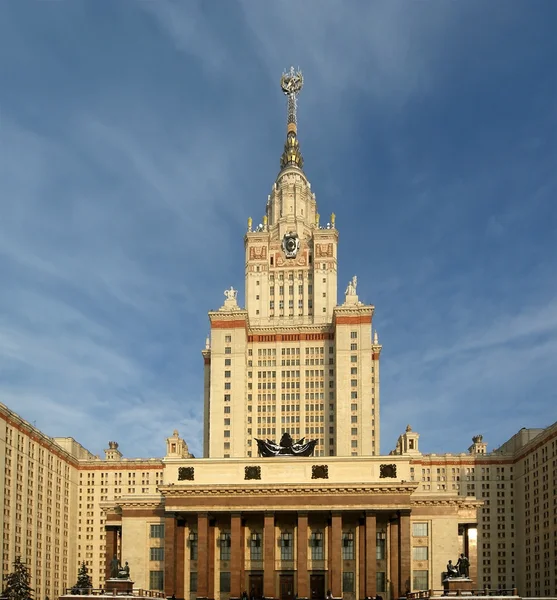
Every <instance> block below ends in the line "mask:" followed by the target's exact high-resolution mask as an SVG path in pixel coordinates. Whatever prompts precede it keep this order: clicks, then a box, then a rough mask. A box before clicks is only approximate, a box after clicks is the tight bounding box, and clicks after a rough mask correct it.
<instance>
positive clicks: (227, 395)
mask: <svg viewBox="0 0 557 600" xmlns="http://www.w3.org/2000/svg"><path fill="white" fill-rule="evenodd" d="M224 401H225V402H230V394H225V395H224Z"/></svg>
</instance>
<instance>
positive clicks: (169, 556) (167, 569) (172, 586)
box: [164, 515, 176, 598]
mask: <svg viewBox="0 0 557 600" xmlns="http://www.w3.org/2000/svg"><path fill="white" fill-rule="evenodd" d="M175 548H176V517H174V515H172V516H167V517H166V518H165V520H164V593H165V596H166V597H167V598H169V597H170V596H172V594H176V552H175Z"/></svg>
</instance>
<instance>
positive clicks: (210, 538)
mask: <svg viewBox="0 0 557 600" xmlns="http://www.w3.org/2000/svg"><path fill="white" fill-rule="evenodd" d="M208 531H209V533H208V535H207V545H208V546H209V552H208V553H207V554H208V555H209V568H208V569H207V573H208V574H209V575H208V577H209V581H208V585H207V596H208V597H209V598H214V597H215V525H214V521H213V520H210V521H209V530H208Z"/></svg>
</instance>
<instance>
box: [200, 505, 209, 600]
mask: <svg viewBox="0 0 557 600" xmlns="http://www.w3.org/2000/svg"><path fill="white" fill-rule="evenodd" d="M208 594H209V515H208V514H207V513H199V514H198V515H197V597H198V598H207V597H208Z"/></svg>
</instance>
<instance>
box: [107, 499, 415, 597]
mask: <svg viewBox="0 0 557 600" xmlns="http://www.w3.org/2000/svg"><path fill="white" fill-rule="evenodd" d="M316 519H317V520H318V522H319V523H320V524H322V529H323V530H324V539H323V543H324V544H326V547H325V548H324V552H323V561H320V563H319V564H318V565H316V561H312V560H311V558H312V557H311V548H310V547H308V546H309V540H310V531H311V530H312V529H314V528H315V523H316ZM285 523H288V526H289V527H290V528H292V529H293V530H295V540H296V543H295V547H294V548H293V551H292V560H290V561H281V560H280V558H281V557H280V551H277V547H278V544H277V541H278V540H277V529H278V530H282V528H283V526H284V524H285ZM347 527H349V528H350V531H353V532H354V534H355V535H354V539H353V544H354V552H353V557H352V558H353V560H352V561H347V560H345V559H344V560H343V548H342V545H343V531H346V528H347ZM378 527H379V529H378ZM254 528H256V529H257V530H258V531H259V532H260V534H259V535H261V537H262V552H261V559H262V560H261V561H259V562H258V563H257V565H254V564H253V561H250V560H249V559H250V556H249V537H248V536H249V535H251V534H250V532H253V531H254ZM223 530H226V532H227V535H228V534H229V544H230V553H229V556H230V559H229V561H227V563H226V564H225V565H223V564H222V561H219V560H218V556H216V553H217V552H218V538H217V533H218V532H219V531H220V532H222V531H223ZM378 530H380V531H381V532H383V531H385V532H386V533H387V532H388V535H386V536H385V538H386V541H385V552H384V556H382V557H379V556H378V550H377V532H378ZM118 535H119V532H118V527H117V526H109V525H107V527H106V559H107V576H108V573H109V561H110V559H111V558H112V556H113V555H114V554H115V553H116V548H117V546H118ZM124 535H125V532H124ZM191 535H194V536H195V543H196V545H197V553H196V560H195V561H192V560H191V559H190V555H189V550H188V546H189V545H190V542H189V540H190V539H191V538H190V536H191ZM379 558H381V560H379ZM410 558H411V550H410V511H409V510H405V511H395V512H393V511H357V512H356V511H332V512H324V511H323V510H321V511H296V512H292V511H288V512H286V511H285V512H280V511H278V512H264V513H261V512H259V513H254V512H245V513H242V512H229V513H226V512H221V511H219V512H216V513H209V512H197V513H192V512H183V513H182V512H172V513H168V512H167V513H165V515H164V592H165V594H166V596H167V597H172V596H174V597H175V598H178V599H180V598H188V600H189V599H190V598H191V597H192V596H193V597H197V598H199V599H212V598H215V597H216V596H217V595H219V591H218V590H216V589H215V585H218V583H217V584H215V581H218V570H219V569H221V570H223V569H224V570H226V571H227V572H229V573H230V592H228V593H225V594H222V593H220V597H221V598H224V597H226V598H239V597H240V596H241V595H242V592H244V591H245V590H246V591H248V593H250V582H253V581H254V578H259V580H262V581H261V589H259V590H257V592H258V593H256V594H255V595H261V596H262V597H264V598H280V599H281V600H289V597H290V596H291V598H290V600H294V597H295V596H297V597H298V599H300V600H301V599H303V598H312V599H313V600H322V599H321V598H319V597H318V596H319V595H321V593H322V592H321V591H320V590H319V585H320V584H321V585H322V586H323V587H325V588H326V589H328V590H330V591H331V592H332V594H333V596H334V597H335V598H340V597H342V596H343V595H344V597H347V594H346V593H343V589H342V588H343V570H347V569H350V570H351V571H352V572H353V573H354V576H355V580H354V589H353V592H352V594H348V597H352V598H354V599H355V600H358V599H362V598H366V597H375V595H376V593H380V594H381V593H383V592H384V590H378V589H377V582H378V579H377V570H378V566H379V568H380V569H381V570H382V571H384V572H385V575H386V577H385V584H386V586H387V587H388V593H387V594H386V595H387V596H388V597H391V598H398V597H399V596H400V595H403V594H404V593H405V592H406V591H407V590H409V589H410V575H411V573H410V568H411V565H410ZM186 569H191V570H192V571H195V573H196V578H197V591H196V592H194V593H193V594H190V591H189V585H188V582H189V579H190V575H189V573H188V574H186V572H185V570H186ZM215 575H217V577H215ZM252 585H253V583H252ZM316 586H317V587H316ZM186 588H187V589H186ZM252 591H253V590H252ZM344 591H345V590H344Z"/></svg>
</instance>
